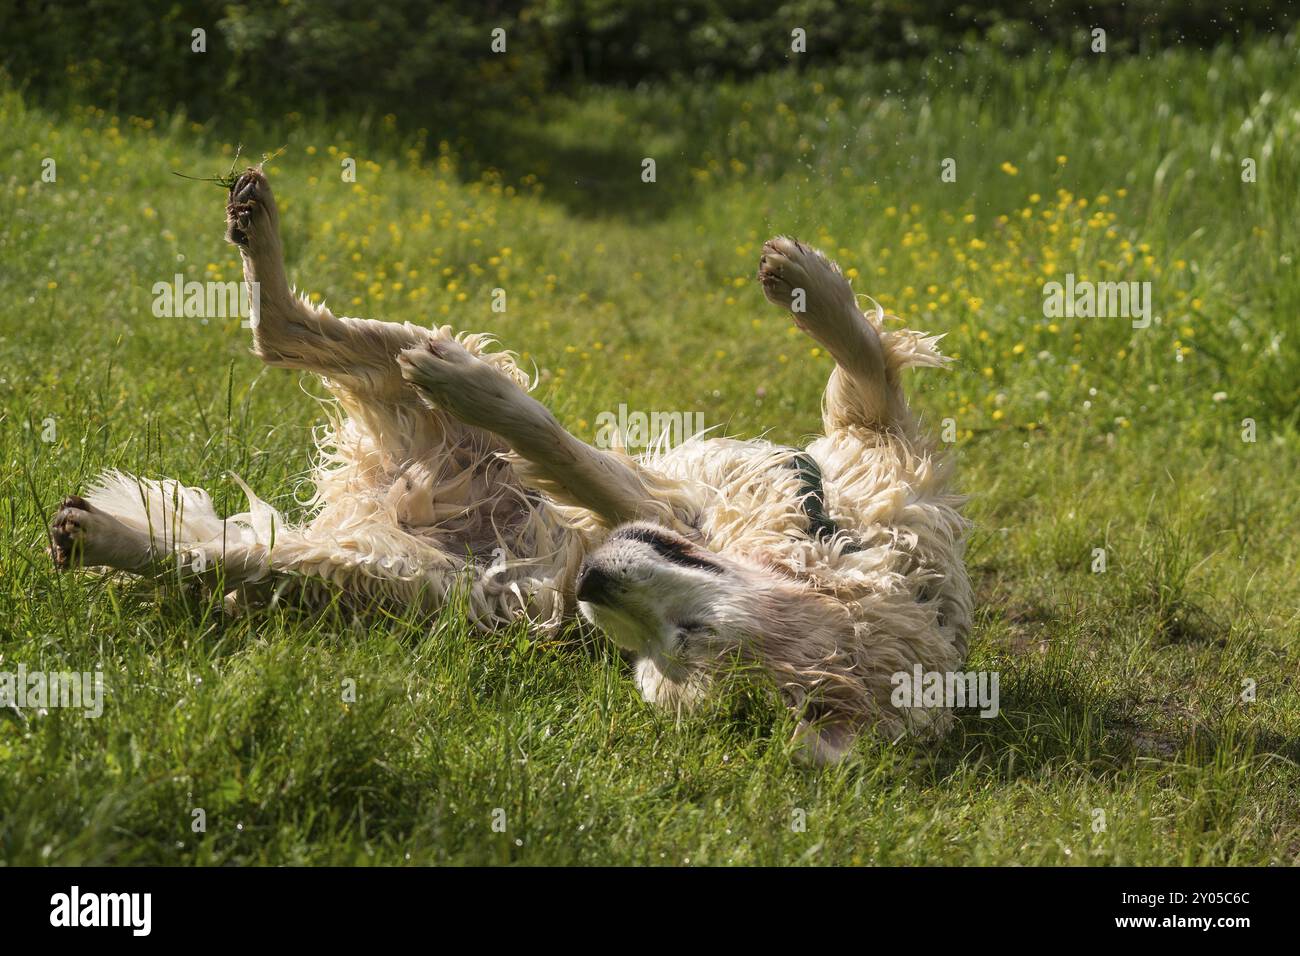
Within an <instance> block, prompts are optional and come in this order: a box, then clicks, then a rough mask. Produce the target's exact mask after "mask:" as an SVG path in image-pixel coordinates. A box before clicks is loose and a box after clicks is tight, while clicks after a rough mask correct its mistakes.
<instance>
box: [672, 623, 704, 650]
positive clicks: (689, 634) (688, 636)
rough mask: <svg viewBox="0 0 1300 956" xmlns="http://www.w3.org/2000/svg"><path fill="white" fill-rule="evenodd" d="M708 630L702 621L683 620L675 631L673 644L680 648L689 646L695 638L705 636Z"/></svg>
mask: <svg viewBox="0 0 1300 956" xmlns="http://www.w3.org/2000/svg"><path fill="white" fill-rule="evenodd" d="M707 630H708V629H707V628H706V627H705V626H704V624H703V623H702V622H700V621H681V622H680V623H679V624H678V625H677V630H676V631H674V632H673V644H674V645H675V646H676V647H677V648H678V649H679V650H680V649H681V648H684V647H687V646H688V645H689V644H690V643H691V641H692V640H693V639H697V638H700V637H703V636H704V635H705V634H706V633H707Z"/></svg>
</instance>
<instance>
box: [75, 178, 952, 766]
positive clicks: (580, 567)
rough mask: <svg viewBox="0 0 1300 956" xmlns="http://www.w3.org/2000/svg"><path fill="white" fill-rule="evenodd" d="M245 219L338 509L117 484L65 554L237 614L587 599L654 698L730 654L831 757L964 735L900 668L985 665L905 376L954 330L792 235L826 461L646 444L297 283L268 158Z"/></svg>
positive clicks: (239, 233)
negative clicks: (615, 445) (903, 307)
mask: <svg viewBox="0 0 1300 956" xmlns="http://www.w3.org/2000/svg"><path fill="white" fill-rule="evenodd" d="M227 222H228V238H229V239H230V241H232V242H234V243H235V244H237V245H238V246H239V249H240V253H241V255H242V258H243V263H244V276H245V279H246V281H248V282H249V283H254V282H255V283H257V284H258V287H259V292H260V294H259V296H258V303H259V304H258V308H257V309H256V311H255V313H254V315H253V316H252V325H253V349H254V352H255V354H257V355H258V356H259V357H260V358H261V359H262V360H263V361H265V362H267V363H268V364H271V365H275V366H280V367H284V368H294V369H302V370H307V371H311V372H314V373H316V374H318V375H320V376H321V377H322V378H323V379H324V381H325V384H326V385H327V386H328V388H329V390H330V391H331V392H332V394H333V395H334V396H335V398H336V399H337V413H336V414H335V416H334V420H333V422H332V423H331V425H330V426H328V427H327V428H324V429H323V430H322V432H321V433H320V435H319V436H318V451H319V462H318V465H317V467H316V470H315V474H314V476H313V477H314V480H315V488H316V494H315V498H314V500H313V501H312V503H311V511H312V517H311V520H310V522H309V523H307V524H301V525H300V524H294V523H291V522H288V521H286V520H285V519H284V518H282V517H281V516H280V515H279V514H278V513H277V512H276V511H275V510H274V509H273V508H271V507H270V506H269V505H267V504H266V503H265V502H263V501H261V500H260V499H259V498H258V497H257V496H256V495H255V494H254V493H253V492H252V491H251V490H250V489H248V488H247V487H246V486H243V483H242V482H241V483H240V484H241V486H242V487H244V491H245V492H246V494H247V496H248V502H249V506H248V510H247V511H245V512H242V513H240V514H236V515H231V516H229V517H227V518H224V519H223V518H221V517H220V516H219V515H218V514H217V513H216V511H215V510H214V508H213V505H212V502H211V499H210V498H209V496H208V495H207V493H206V492H204V491H202V490H200V489H197V488H190V487H185V486H183V485H181V484H180V483H179V482H177V481H174V480H170V479H164V480H161V481H158V480H152V479H141V478H136V477H132V476H130V475H126V474H123V473H121V472H116V471H114V472H108V473H106V474H104V475H102V476H101V477H100V478H99V479H98V480H97V482H96V483H95V484H94V486H93V487H91V488H90V489H89V490H88V491H87V492H86V494H85V496H84V497H79V496H71V497H69V498H67V499H66V500H65V501H64V503H63V506H62V508H61V510H60V511H59V512H58V514H57V515H56V516H55V518H54V521H53V525H52V528H51V550H52V553H53V556H54V559H55V562H56V564H57V566H58V567H60V568H68V567H73V566H88V567H96V566H97V567H106V568H114V569H120V570H124V571H130V572H134V573H137V574H141V575H149V574H160V573H167V574H170V575H173V576H174V575H176V574H178V573H179V574H180V575H182V576H183V577H189V578H193V579H196V580H198V581H201V582H202V583H205V584H207V585H209V586H221V587H223V588H225V589H228V590H229V592H230V593H229V595H228V601H229V602H232V603H234V602H238V601H240V600H248V599H258V598H263V599H264V598H266V597H268V596H269V595H270V594H271V593H272V592H276V593H279V592H280V591H282V590H283V589H284V588H286V587H293V588H298V589H302V590H305V591H306V592H308V593H310V592H312V591H314V590H323V588H322V587H321V586H322V585H323V584H328V585H332V586H333V587H335V588H337V589H340V590H341V592H342V593H343V594H344V595H346V596H349V597H350V598H352V599H354V600H355V601H356V602H357V603H358V605H360V606H364V605H367V604H371V603H373V602H376V601H389V600H391V601H395V602H401V603H402V604H409V603H414V602H419V603H423V604H425V605H427V606H431V607H436V606H440V605H442V604H443V603H445V602H446V601H447V600H448V599H449V598H450V597H451V595H452V593H453V591H454V590H457V589H463V590H464V593H465V594H466V596H467V603H468V610H469V614H470V617H471V619H472V620H473V622H474V623H475V624H476V625H478V626H481V627H484V628H493V627H498V626H501V625H505V624H507V623H509V622H510V621H512V620H515V619H518V618H520V617H524V618H526V619H528V620H529V621H530V622H531V623H532V624H533V625H534V626H536V627H538V628H541V629H546V630H554V629H556V628H558V627H559V626H560V625H561V624H563V623H564V622H565V621H566V620H567V619H569V618H570V617H571V616H572V614H573V612H574V609H575V607H577V606H578V605H579V604H580V605H581V609H582V611H583V613H584V614H585V615H586V616H587V617H588V618H589V619H591V620H593V621H594V622H596V623H597V624H598V625H599V626H600V627H602V628H603V629H604V630H606V631H607V632H608V633H609V634H610V635H611V637H613V639H614V640H615V641H616V642H618V643H619V644H620V645H621V646H622V647H624V648H626V649H628V650H631V651H632V652H633V653H635V654H636V655H637V657H638V661H637V664H636V666H635V670H636V679H637V683H638V685H639V687H640V689H641V691H642V693H643V695H644V696H645V697H646V699H647V700H651V701H654V702H657V703H661V704H665V705H668V706H673V707H680V706H684V705H689V704H690V703H692V702H693V701H695V700H697V699H699V697H700V696H701V695H702V694H703V693H705V692H706V691H707V689H708V687H709V685H710V684H711V683H712V682H713V681H714V680H715V678H716V677H717V675H718V674H719V673H720V672H721V671H722V670H723V669H724V668H731V667H735V666H736V664H737V663H740V664H741V665H747V666H750V667H753V668H757V669H759V670H760V671H762V672H763V673H765V674H766V675H768V676H769V677H770V678H771V679H772V680H773V681H774V682H775V684H776V686H777V687H778V688H779V690H780V692H781V693H782V695H783V697H784V699H785V701H786V702H787V704H788V705H789V706H790V707H791V708H792V709H793V710H794V711H795V712H796V713H797V714H798V715H799V717H800V724H799V731H798V742H799V743H800V744H801V749H802V752H803V753H805V754H806V755H807V756H808V757H810V758H811V759H814V760H817V761H819V762H823V761H831V760H835V759H838V758H839V757H841V756H842V755H843V754H844V753H845V752H847V750H848V748H849V746H850V745H851V743H852V740H853V738H854V736H855V735H856V734H857V733H859V732H860V731H862V730H864V729H867V728H872V727H875V728H878V729H880V730H881V731H883V732H885V733H888V734H891V735H893V734H896V733H898V732H901V731H904V730H908V729H912V730H921V729H927V728H928V729H931V730H939V729H942V727H943V726H944V725H945V724H946V722H947V721H948V719H949V715H948V713H947V712H946V711H943V710H935V709H928V710H927V709H923V708H896V707H894V706H893V705H892V704H891V702H890V692H891V690H892V683H891V678H892V676H893V675H894V674H896V673H899V672H910V671H911V670H912V668H913V667H914V665H917V664H919V665H921V667H922V668H923V669H924V670H926V671H940V672H945V671H951V670H954V669H956V668H959V667H960V666H961V664H962V662H963V661H964V659H965V653H966V641H967V634H968V631H969V628H970V618H971V592H970V585H969V582H968V579H967V576H966V572H965V569H964V566H963V563H962V549H963V544H962V539H963V535H964V532H965V523H964V521H963V519H962V518H961V516H960V514H959V511H958V509H959V506H960V499H959V498H957V497H955V496H954V495H952V494H951V493H950V492H949V491H948V470H947V468H946V467H945V465H944V464H943V463H942V462H941V460H940V459H938V458H937V457H936V456H935V454H934V452H933V450H932V447H931V445H930V443H929V442H927V441H926V440H925V439H924V438H923V437H922V435H921V433H920V431H919V429H918V426H917V422H916V420H915V418H914V416H913V414H912V412H911V411H910V409H909V407H908V405H907V402H906V399H905V398H904V395H903V391H902V388H901V382H900V379H901V373H902V371H903V370H904V369H905V368H908V367H914V366H940V365H942V364H943V362H944V360H943V359H942V358H941V356H940V355H939V353H938V351H937V349H936V342H937V337H927V336H923V335H920V334H918V333H915V332H909V331H904V330H894V331H890V330H887V329H886V328H885V326H884V321H883V320H884V316H883V315H882V314H881V312H880V311H879V309H877V310H876V312H875V314H874V315H872V316H868V315H866V314H864V313H863V312H862V311H861V310H860V309H859V308H858V305H857V301H856V298H855V297H854V295H853V292H852V290H851V288H850V286H849V283H848V281H847V280H846V279H845V278H844V277H843V276H842V275H841V274H840V271H839V269H838V267H837V266H835V264H834V263H832V262H830V261H829V260H827V259H826V258H825V257H824V256H822V255H821V253H819V252H816V251H815V250H813V249H810V248H808V247H807V246H804V245H802V244H801V243H798V242H796V241H793V240H790V239H784V238H778V239H774V240H772V241H770V242H768V243H767V244H766V245H765V246H764V250H763V255H762V258H761V260H760V266H759V279H760V281H761V283H762V285H763V290H764V292H765V293H766V295H767V297H768V298H769V299H771V300H772V301H773V302H774V303H776V304H778V305H781V306H782V307H784V308H787V309H790V310H791V312H792V315H793V317H794V321H795V322H796V324H797V325H798V326H799V327H800V328H801V329H803V330H804V331H805V332H807V333H808V334H809V335H810V336H811V337H812V338H813V339H815V340H816V341H817V342H819V343H820V344H821V345H822V346H823V347H825V348H826V349H827V351H828V352H829V353H830V354H831V355H832V356H833V357H834V359H835V362H836V368H835V370H834V371H833V372H832V374H831V378H830V382H829V384H828V385H827V388H826V394H825V398H824V402H823V422H824V426H825V435H824V436H823V437H821V438H818V439H817V440H816V441H814V442H813V443H812V444H810V445H809V446H808V447H807V448H806V449H804V450H803V451H799V450H796V449H791V448H784V447H780V446H776V445H772V444H770V443H768V442H764V441H749V442H742V441H736V440H731V439H709V440H704V439H698V438H696V439H691V440H689V441H686V442H684V443H682V444H681V445H678V446H677V447H675V448H671V449H659V450H656V451H655V452H652V453H650V454H647V455H645V456H642V457H640V458H637V459H634V458H631V457H628V456H627V455H624V454H622V453H620V452H618V451H613V452H611V451H602V450H599V449H596V448H593V447H591V446H589V445H587V444H585V443H583V442H581V441H579V440H578V439H576V438H574V437H573V436H572V435H570V434H569V433H567V432H566V431H564V429H563V428H561V427H560V425H559V423H558V422H557V421H556V420H555V418H554V417H553V416H552V415H551V413H550V412H549V411H547V409H546V408H545V407H543V406H542V405H541V404H539V403H538V402H536V401H535V400H534V399H532V398H531V397H529V396H528V394H527V389H528V387H529V382H528V381H527V377H526V376H525V375H524V374H523V373H522V372H521V371H520V369H519V367H518V365H517V363H516V361H515V357H514V355H513V354H512V353H510V352H506V351H501V350H494V349H493V348H492V344H493V343H492V339H491V338H490V337H488V336H485V335H478V334H465V333H461V334H459V335H453V334H452V331H451V329H450V328H448V327H444V328H441V329H434V330H430V329H428V328H422V327H420V326H417V325H412V324H410V323H407V324H402V325H399V324H396V323H387V322H378V321H370V320H364V319H353V318H344V317H338V316H335V315H334V314H333V313H331V312H330V311H329V310H328V309H326V308H323V307H318V306H313V305H311V304H310V303H309V302H308V301H307V299H306V298H299V297H297V296H295V295H294V293H293V291H292V290H291V289H290V286H289V282H288V279H287V277H286V274H285V270H284V263H283V256H282V252H281V246H280V232H279V214H278V211H277V209H276V204H275V201H274V198H273V196H272V193H271V189H270V186H269V184H268V183H267V180H266V178H265V176H264V175H263V174H262V172H261V170H260V169H249V170H247V171H246V172H245V173H244V174H243V175H242V176H241V177H240V178H239V179H238V180H237V182H236V183H235V184H234V186H233V187H232V188H231V193H230V200H229V203H228V206H227ZM236 480H238V479H236Z"/></svg>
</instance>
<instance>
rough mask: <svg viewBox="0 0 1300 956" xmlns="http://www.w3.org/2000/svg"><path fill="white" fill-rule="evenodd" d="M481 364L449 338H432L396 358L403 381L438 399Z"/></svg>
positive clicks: (406, 350)
mask: <svg viewBox="0 0 1300 956" xmlns="http://www.w3.org/2000/svg"><path fill="white" fill-rule="evenodd" d="M482 364H483V363H481V362H480V361H479V360H478V359H476V358H475V357H474V356H473V355H470V353H469V351H468V350H467V349H466V348H465V347H464V346H463V345H461V344H460V343H459V342H457V341H455V340H454V339H446V338H430V339H429V341H428V342H426V343H425V344H424V345H417V346H415V347H414V348H409V349H403V350H402V351H401V352H400V353H399V354H398V356H397V365H398V368H400V369H401V372H402V378H404V379H406V380H407V381H408V382H410V383H411V384H412V385H415V386H417V387H418V388H420V389H422V390H423V391H426V392H429V393H431V394H432V395H434V396H435V397H436V396H440V395H442V394H443V393H445V392H446V391H447V389H449V388H451V387H452V386H453V385H455V384H456V383H457V382H460V381H462V380H463V379H464V378H465V376H466V375H467V374H470V373H472V372H473V371H474V366H476V365H482Z"/></svg>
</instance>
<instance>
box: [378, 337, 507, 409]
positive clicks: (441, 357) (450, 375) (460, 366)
mask: <svg viewBox="0 0 1300 956" xmlns="http://www.w3.org/2000/svg"><path fill="white" fill-rule="evenodd" d="M397 366H398V368H399V369H400V370H401V372H402V378H404V379H406V381H408V382H410V383H411V384H412V385H414V386H415V388H416V389H417V390H418V391H419V392H420V394H421V395H423V396H424V398H425V399H426V400H427V401H429V402H431V403H433V404H434V405H436V406H438V407H439V408H442V409H445V410H447V411H449V412H451V413H452V414H453V415H455V416H456V417H457V418H459V419H460V420H461V421H463V422H466V423H468V424H476V423H479V422H481V421H484V420H486V419H488V418H490V417H491V414H492V413H491V411H490V409H492V408H496V407H497V406H498V405H499V404H500V403H501V401H502V400H505V399H507V398H508V395H509V393H510V392H511V391H512V390H514V389H515V387H516V386H515V385H514V383H513V382H511V381H510V380H509V379H508V378H507V377H506V376H505V375H503V374H502V373H501V372H499V371H498V370H497V369H495V368H493V367H492V366H491V365H489V364H488V363H487V362H485V361H483V360H482V359H481V358H479V357H478V356H476V355H474V354H473V353H471V352H470V351H469V350H468V349H466V348H465V346H463V345H461V344H460V343H459V342H457V341H455V340H454V339H449V338H442V337H440V336H434V337H431V338H430V339H429V341H428V342H427V343H425V344H424V345H420V346H416V347H415V348H409V349H403V350H402V351H401V352H400V353H399V354H398V356H397Z"/></svg>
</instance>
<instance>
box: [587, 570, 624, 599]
mask: <svg viewBox="0 0 1300 956" xmlns="http://www.w3.org/2000/svg"><path fill="white" fill-rule="evenodd" d="M617 592H618V586H617V583H616V582H615V580H614V578H613V577H612V576H610V575H609V574H606V573H605V572H604V571H602V570H601V569H600V568H598V567H596V566H595V565H591V564H588V565H586V566H585V567H583V569H582V570H581V571H580V572H578V600H579V601H586V602H587V603H589V604H608V603H610V599H611V598H613V597H614V596H615V594H617Z"/></svg>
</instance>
